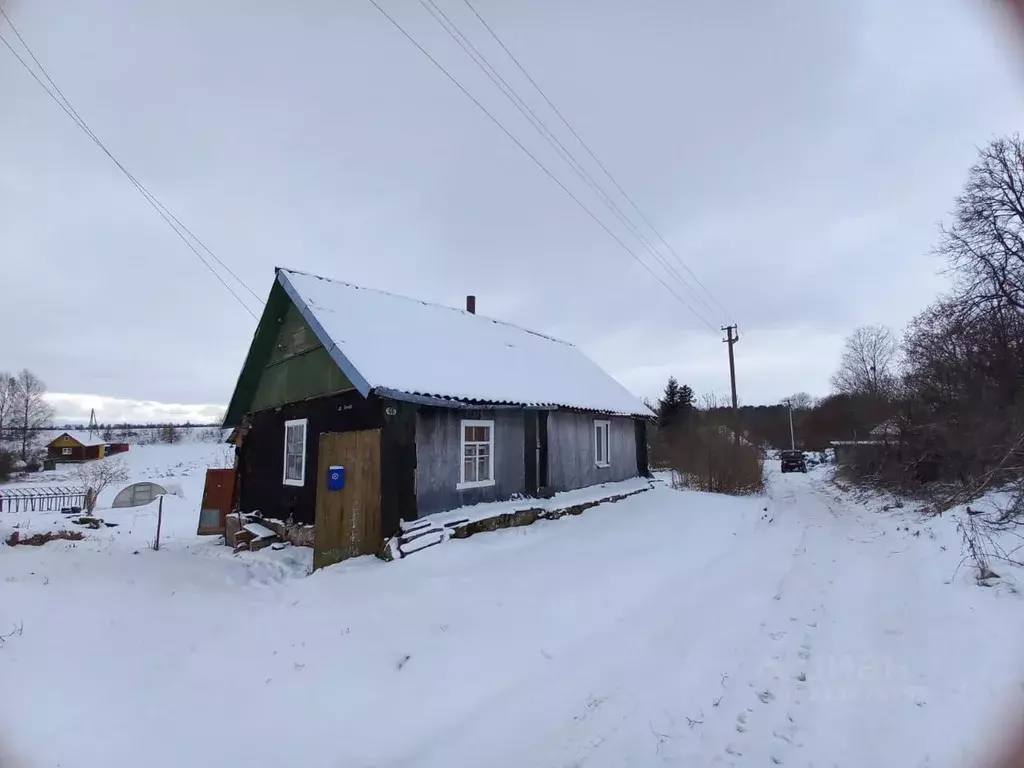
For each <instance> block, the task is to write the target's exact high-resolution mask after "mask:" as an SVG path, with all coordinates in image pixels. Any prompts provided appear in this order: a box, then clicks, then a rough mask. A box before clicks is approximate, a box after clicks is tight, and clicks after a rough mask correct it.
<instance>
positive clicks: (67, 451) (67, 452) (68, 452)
mask: <svg viewBox="0 0 1024 768" xmlns="http://www.w3.org/2000/svg"><path fill="white" fill-rule="evenodd" d="M60 455H61V456H70V455H71V449H70V448H61V449H60Z"/></svg>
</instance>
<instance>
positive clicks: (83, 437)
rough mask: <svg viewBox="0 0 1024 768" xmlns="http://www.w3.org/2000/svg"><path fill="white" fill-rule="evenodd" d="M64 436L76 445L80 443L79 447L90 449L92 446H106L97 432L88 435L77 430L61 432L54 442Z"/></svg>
mask: <svg viewBox="0 0 1024 768" xmlns="http://www.w3.org/2000/svg"><path fill="white" fill-rule="evenodd" d="M64 435H67V436H68V437H70V438H71V439H72V440H74V441H75V442H76V443H80V444H81V445H84V446H87V447H92V446H94V445H106V440H104V439H103V438H102V437H100V436H99V433H98V432H97V433H95V434H93V435H90V434H89V433H88V432H81V431H78V430H71V431H67V430H65V431H64V432H61V433H60V434H59V435H57V437H55V438H54V440H56V439H57V438H60V437H63V436H64ZM50 442H51V443H52V442H53V440H51V441H50Z"/></svg>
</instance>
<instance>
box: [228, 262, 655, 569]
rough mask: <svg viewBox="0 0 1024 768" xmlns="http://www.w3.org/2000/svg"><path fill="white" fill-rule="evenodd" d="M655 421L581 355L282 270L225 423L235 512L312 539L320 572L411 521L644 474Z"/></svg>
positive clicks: (471, 314) (471, 309)
mask: <svg viewBox="0 0 1024 768" xmlns="http://www.w3.org/2000/svg"><path fill="white" fill-rule="evenodd" d="M652 416H653V414H652V413H651V411H650V410H649V409H648V408H647V407H646V406H645V405H644V404H643V403H642V402H640V400H639V399H638V398H636V397H635V396H633V395H632V394H630V393H629V392H628V391H627V390H626V389H625V388H624V387H623V386H622V385H621V384H619V383H618V382H617V381H615V380H614V379H613V378H611V377H610V376H609V375H608V374H607V373H605V372H604V371H603V370H601V368H599V367H598V366H597V365H596V364H595V363H594V362H592V361H591V360H590V359H589V358H587V356H586V355H584V354H583V353H582V352H581V351H580V350H579V349H577V348H576V347H574V346H573V345H571V344H568V343H566V342H564V341H559V340H557V339H554V338H551V337H549V336H545V335H543V334H540V333H535V332H533V331H528V330H526V329H524V328H520V327H518V326H515V325H512V324H510V323H504V322H500V321H498V320H492V319H490V318H487V317H483V316H480V315H477V314H476V313H475V299H473V297H469V299H468V300H467V308H466V309H465V310H460V309H452V308H450V307H443V306H439V305H437V304H430V303H427V302H423V301H417V300H415V299H409V298H405V297H402V296H397V295H394V294H390V293H385V292H383V291H378V290H373V289H368V288H360V287H357V286H354V285H350V284H348V283H343V282H339V281H335V280H329V279H326V278H323V277H317V276H316V275H310V274H306V273H303V272H295V271H290V270H286V269H278V270H276V280H275V282H274V285H273V287H272V288H271V291H270V295H269V297H268V299H267V304H266V307H265V309H264V311H263V315H262V317H261V318H260V321H259V325H258V326H257V329H256V333H255V335H254V337H253V340H252V344H251V346H250V348H249V352H248V355H247V356H246V359H245V363H244V365H243V367H242V371H241V374H240V375H239V377H238V383H237V384H236V386H235V390H234V394H233V395H232V397H231V402H230V404H229V406H228V410H227V414H226V416H225V421H224V426H225V428H235V427H237V428H238V434H239V436H240V445H239V447H238V451H237V453H238V457H237V458H238V460H237V467H238V489H237V504H236V508H237V509H238V511H240V512H242V513H257V512H258V513H259V514H260V515H261V516H262V517H264V518H269V519H277V520H290V521H292V522H293V523H294V524H296V525H305V526H309V525H315V542H316V543H315V546H316V549H317V552H318V553H323V555H322V557H320V556H319V555H318V559H319V560H320V564H325V563H329V562H336V561H337V560H340V559H342V558H344V557H348V556H352V555H355V554H365V553H375V552H378V551H379V549H380V546H381V543H382V541H383V540H384V539H385V538H387V537H388V536H391V535H393V534H395V533H397V532H398V530H399V522H400V521H401V520H406V521H411V520H415V519H417V518H420V517H423V516H425V515H430V514H433V513H436V512H441V511H446V510H450V509H454V508H456V507H460V506H463V505H466V504H475V503H479V502H486V501H497V500H501V499H508V498H510V497H513V496H516V495H525V496H532V495H542V494H549V493H553V492H555V491H561V490H570V489H574V488H582V487H585V486H589V485H593V484H596V483H602V482H609V481H618V480H625V479H627V478H630V477H635V476H637V475H639V474H647V471H648V469H647V440H646V425H647V420H648V419H650V418H652Z"/></svg>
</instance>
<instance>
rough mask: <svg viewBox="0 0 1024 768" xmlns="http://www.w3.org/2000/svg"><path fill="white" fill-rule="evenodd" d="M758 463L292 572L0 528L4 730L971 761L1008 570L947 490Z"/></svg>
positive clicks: (144, 756) (21, 744)
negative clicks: (984, 555) (853, 492)
mask: <svg viewBox="0 0 1024 768" xmlns="http://www.w3.org/2000/svg"><path fill="white" fill-rule="evenodd" d="M771 487H772V490H771V494H770V497H768V498H730V497H722V496H712V495H707V494H701V493H696V492H681V491H674V490H671V489H670V488H668V487H666V486H664V485H662V484H658V485H657V486H656V487H655V489H653V490H651V491H649V492H646V493H641V494H638V495H636V496H632V497H630V498H628V499H625V500H623V501H620V502H618V503H615V504H606V505H602V506H599V507H596V508H594V509H591V510H589V511H587V512H586V513H585V514H583V515H581V516H579V517H572V518H563V519H560V520H556V521H540V522H538V523H536V524H534V525H532V526H529V527H523V528H514V529H507V530H502V531H498V532H495V533H488V534H481V535H478V536H474V537H471V538H469V539H466V540H457V541H452V542H449V543H448V544H446V545H445V546H443V547H436V548H432V549H430V550H426V551H424V552H422V553H419V554H417V555H416V556H415V557H411V558H407V559H403V560H400V561H397V562H394V563H383V562H380V561H378V560H376V559H374V558H358V559H356V560H352V561H348V562H347V563H343V564H341V565H339V566H335V567H332V568H329V569H326V570H323V571H319V572H318V573H316V574H315V575H313V576H312V577H310V578H306V579H287V580H273V579H258V578H239V574H240V573H242V572H245V571H246V564H244V563H241V562H240V561H239V560H237V559H235V558H231V557H193V556H192V555H191V554H190V553H191V552H192V550H191V549H189V548H186V547H185V546H184V544H183V545H182V547H181V548H180V549H173V548H170V549H169V550H168V551H163V550H162V551H161V552H151V551H148V550H146V551H143V552H142V553H141V554H140V555H139V556H134V555H131V554H130V553H128V552H127V551H126V550H123V549H120V548H114V547H111V548H110V549H109V550H107V551H101V552H96V551H88V550H85V549H83V548H81V547H78V548H74V549H66V548H65V547H63V546H62V545H60V544H56V543H52V544H49V545H46V546H44V547H41V548H29V547H18V548H14V549H11V548H0V576H2V577H3V588H2V589H3V592H2V595H3V598H2V599H0V634H2V633H3V632H4V631H6V630H5V629H4V628H5V627H9V626H12V625H15V624H21V625H23V627H24V631H23V633H22V634H21V635H17V636H12V637H9V638H7V640H6V641H5V642H4V643H3V644H2V645H0V743H5V744H7V748H8V749H9V750H10V751H12V752H13V754H14V757H15V759H16V760H18V761H20V762H18V763H17V764H18V765H25V766H36V765H38V766H44V765H45V766H50V765H57V764H60V765H75V766H104V767H105V768H107V767H109V766H136V765H139V764H141V763H145V764H146V765H148V766H155V767H159V766H180V765H243V764H244V765H246V766H257V767H258V766H268V767H269V766H275V768H278V767H279V766H282V765H293V764H302V765H305V766H446V767H450V766H463V765H465V766H509V767H510V768H511V767H512V766H516V767H518V766H524V765H540V766H553V767H554V768H568V767H569V766H581V767H582V766H587V767H601V766H623V765H643V766H646V765H656V764H668V765H680V766H695V765H723V766H725V765H742V766H747V765H764V766H772V765H800V766H810V765H814V766H871V767H872V768H874V767H875V766H883V765H910V766H947V765H948V766H954V765H957V766H964V765H971V764H973V763H972V761H973V760H974V759H975V758H976V757H978V756H979V755H980V754H982V752H983V750H984V747H985V746H986V745H987V744H989V743H990V741H991V738H992V736H993V735H994V733H995V732H996V731H997V729H998V726H999V725H1002V724H1003V723H1004V722H1005V719H1006V717H1007V716H1008V712H1010V711H1011V710H1014V708H1015V705H1016V697H1017V696H1018V695H1019V690H1020V688H1019V683H1020V681H1021V680H1022V679H1024V675H1022V665H1021V661H1022V660H1021V658H1020V651H1018V648H1019V638H1020V636H1021V631H1022V630H1024V616H1022V613H1024V612H1022V611H1021V603H1020V598H1019V597H1018V595H1017V594H1015V593H1014V591H1013V590H1012V589H1010V588H1006V589H985V588H982V587H978V586H976V585H975V584H974V583H973V582H972V580H971V578H970V575H969V573H968V572H967V571H966V570H964V569H961V571H960V572H959V573H957V575H956V577H955V578H954V573H955V572H956V567H957V565H958V563H959V561H960V547H959V534H958V533H957V531H956V520H955V517H956V514H955V513H954V514H947V515H945V516H943V517H942V518H935V519H928V520H926V519H922V518H920V517H919V516H918V515H917V514H916V513H914V512H913V511H912V510H909V509H900V510H889V511H886V512H882V511H879V510H878V508H877V506H872V505H867V506H865V505H862V504H860V503H858V502H855V501H853V500H851V499H850V498H849V497H846V496H840V495H838V493H837V492H836V491H835V490H833V489H831V488H830V487H829V486H827V485H826V484H825V482H824V480H823V474H822V473H821V472H813V473H810V474H808V475H801V474H790V475H785V476H776V477H775V478H774V479H773V483H772V486H771ZM220 549H222V550H223V549H224V548H220ZM256 554H260V553H256ZM1001 575H1003V576H1004V577H1005V578H1006V579H1007V581H1008V583H1011V584H1012V579H1013V578H1014V574H1011V573H1006V574H1001Z"/></svg>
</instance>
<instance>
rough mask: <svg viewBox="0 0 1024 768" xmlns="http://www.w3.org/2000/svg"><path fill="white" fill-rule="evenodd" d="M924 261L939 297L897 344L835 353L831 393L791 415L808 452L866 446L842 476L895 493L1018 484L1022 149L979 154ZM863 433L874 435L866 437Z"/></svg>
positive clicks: (992, 148) (1023, 311) (870, 330)
mask: <svg viewBox="0 0 1024 768" xmlns="http://www.w3.org/2000/svg"><path fill="white" fill-rule="evenodd" d="M935 251H936V254H937V255H939V256H940V257H942V258H943V259H944V261H945V265H946V267H947V273H948V274H949V275H950V276H951V277H952V280H953V286H952V289H951V290H950V292H949V293H948V294H946V295H944V296H941V297H939V298H938V299H937V300H936V301H935V302H934V303H933V304H932V305H931V306H929V307H928V308H927V309H925V310H924V311H923V312H921V313H920V314H919V315H918V316H917V317H915V318H914V319H913V320H912V321H911V322H910V323H909V325H908V326H907V327H906V328H905V329H904V331H903V333H902V337H900V336H897V335H896V334H895V333H893V332H892V331H890V330H888V329H886V328H883V327H880V326H866V327H862V328H858V329H857V330H856V331H855V332H854V333H853V334H852V335H851V336H850V337H849V338H848V339H847V341H846V346H845V349H844V352H843V357H842V361H841V364H840V367H839V370H838V371H837V372H836V375H835V376H834V378H833V381H832V384H833V390H834V393H833V394H832V395H831V396H829V397H827V398H825V399H824V400H822V401H820V402H818V403H816V404H814V405H813V406H812V407H810V408H808V409H805V410H804V411H803V412H801V413H800V414H799V415H798V417H797V418H798V419H799V421H798V424H799V427H798V435H799V438H800V440H801V441H803V442H804V443H805V444H806V445H807V446H808V447H818V445H820V441H821V440H822V439H823V438H824V437H825V436H827V435H831V436H832V439H847V440H857V439H859V440H869V441H871V440H873V441H875V443H876V444H877V443H879V442H880V443H881V444H882V448H881V449H877V450H873V452H869V453H871V455H873V456H874V459H873V460H872V461H871V462H867V463H865V464H864V465H863V466H853V467H847V471H852V472H854V473H860V474H870V475H871V476H873V477H875V478H876V479H878V480H881V481H883V482H886V483H890V484H899V485H900V486H903V487H908V486H918V487H919V486H921V485H924V484H928V483H932V482H935V481H938V482H943V483H949V482H952V483H956V484H958V485H959V486H961V487H962V488H965V489H973V490H974V491H978V490H981V489H984V488H986V487H990V486H992V485H994V484H999V483H1005V482H1008V481H1019V480H1020V478H1021V477H1022V476H1024V141H1022V140H1021V138H1020V137H1019V136H1013V137H1010V138H1005V139H998V140H995V141H993V142H991V143H990V144H989V145H988V146H986V147H984V148H983V149H982V150H980V153H979V158H978V160H977V162H976V163H975V164H974V165H973V166H972V167H971V169H970V171H969V173H968V178H967V183H966V184H965V186H964V188H963V191H962V192H961V193H960V195H959V196H958V197H957V198H956V201H955V204H954V209H953V215H952V219H951V221H950V223H949V224H948V225H946V226H944V227H943V228H942V229H941V231H940V235H939V240H938V244H937V246H936V249H935ZM872 427H874V428H875V432H874V434H870V430H871V429H872Z"/></svg>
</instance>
